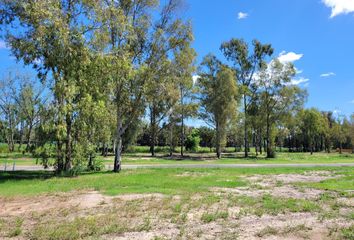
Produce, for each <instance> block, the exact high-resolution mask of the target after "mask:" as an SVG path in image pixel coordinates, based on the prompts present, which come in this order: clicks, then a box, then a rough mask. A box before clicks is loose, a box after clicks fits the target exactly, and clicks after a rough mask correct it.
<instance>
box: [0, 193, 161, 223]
mask: <svg viewBox="0 0 354 240" xmlns="http://www.w3.org/2000/svg"><path fill="white" fill-rule="evenodd" d="M163 197H164V195H162V194H125V195H120V196H117V197H111V196H106V195H103V194H101V193H100V192H97V191H89V192H70V193H60V194H55V195H43V196H37V197H15V198H11V199H1V198H0V217H1V216H21V215H24V214H30V213H33V212H39V213H41V212H47V211H51V210H53V209H66V208H68V209H70V208H73V207H76V208H78V209H90V208H96V207H100V206H102V205H107V204H108V205H112V201H132V200H138V199H146V198H163Z"/></svg>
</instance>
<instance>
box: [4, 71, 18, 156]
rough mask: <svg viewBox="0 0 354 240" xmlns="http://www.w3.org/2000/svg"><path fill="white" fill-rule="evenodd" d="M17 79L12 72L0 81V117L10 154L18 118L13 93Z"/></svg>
mask: <svg viewBox="0 0 354 240" xmlns="http://www.w3.org/2000/svg"><path fill="white" fill-rule="evenodd" d="M17 77H18V76H17V75H16V74H14V73H13V72H9V73H8V74H7V75H5V76H4V77H3V78H2V79H0V117H1V120H2V121H3V128H4V131H5V136H6V140H7V144H8V148H9V151H10V152H13V151H14V150H15V139H14V136H15V133H16V128H17V125H18V123H19V116H20V114H19V106H18V104H17V103H16V96H15V93H14V89H15V88H16V87H15V85H16V80H17Z"/></svg>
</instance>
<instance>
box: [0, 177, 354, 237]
mask: <svg viewBox="0 0 354 240" xmlns="http://www.w3.org/2000/svg"><path fill="white" fill-rule="evenodd" d="M186 174H189V173H186ZM183 176H184V175H183ZM334 177H335V176H333V175H332V174H331V173H330V172H308V173H305V174H304V175H300V174H287V175H286V174H280V175H270V176H262V175H254V176H245V177H244V179H245V180H247V181H249V182H250V183H251V184H250V186H248V187H242V188H241V187H240V188H212V189H210V192H209V193H206V194H204V193H203V194H194V195H191V196H189V198H185V197H183V196H166V195H162V194H127V195H120V196H115V197H111V196H105V195H103V194H101V193H99V192H96V191H88V192H70V193H60V194H55V195H42V196H37V197H26V198H24V197H15V198H6V199H5V198H0V239H29V238H33V236H32V235H31V232H33V231H34V229H36V227H37V226H38V225H41V224H42V225H43V224H54V225H53V226H54V227H55V226H56V225H55V224H58V223H60V222H65V221H67V222H68V221H69V222H70V221H72V220H74V219H75V218H77V217H84V218H85V217H89V216H90V217H92V216H96V217H97V216H98V217H99V216H103V217H105V216H109V217H112V216H113V217H112V218H111V219H112V220H116V221H118V220H119V221H118V222H121V221H123V222H125V223H126V224H127V230H126V231H123V232H122V231H121V232H119V233H114V231H113V233H107V234H103V235H101V236H100V238H99V239H137V240H148V239H279V240H280V239H336V237H337V236H338V234H339V233H338V231H339V230H340V229H342V228H347V227H350V226H352V225H353V224H354V221H353V219H350V218H349V219H348V218H346V217H345V216H346V215H348V214H350V213H353V212H354V199H353V198H346V197H342V196H336V199H335V200H334V201H337V204H338V206H337V207H336V209H335V210H333V206H330V205H326V203H321V204H322V205H321V207H322V209H323V211H320V212H318V211H317V212H316V211H315V212H284V213H281V214H277V215H268V214H263V215H261V216H256V215H253V214H252V213H244V206H239V205H237V204H232V203H231V202H230V201H229V200H228V197H230V195H231V196H232V197H235V198H237V197H239V196H248V197H252V198H257V197H261V196H263V195H264V194H270V195H271V196H273V197H280V198H294V199H307V200H310V201H313V202H317V203H319V197H320V196H321V194H323V193H324V192H325V191H321V190H315V189H299V188H297V187H296V186H294V185H293V184H294V183H296V182H318V181H322V180H325V179H328V178H334ZM327 192H328V191H327ZM328 193H330V194H332V195H335V193H333V192H328ZM207 196H217V197H219V198H218V200H217V201H213V202H210V203H209V202H207V201H204V199H205V198H206V197H207ZM176 206H180V207H179V208H177V207H176ZM325 211H328V213H330V212H335V213H336V214H335V215H334V216H332V217H322V215H323V214H324V213H325ZM217 212H225V213H227V215H226V216H224V217H220V218H216V219H213V220H211V221H206V220H203V216H204V215H205V214H206V213H217ZM112 214H113V215H112ZM18 218H21V219H23V223H22V226H21V227H22V232H21V234H19V235H18V236H12V238H10V237H9V233H8V232H6V229H4V227H1V222H3V225H4V223H6V222H10V223H11V221H14V219H18ZM117 219H118V220H117ZM146 219H148V221H147V223H145V221H146ZM105 224H108V225H109V224H110V223H109V222H108V223H105ZM8 226H9V225H8ZM140 226H143V227H140ZM48 227H49V228H50V225H49V226H48ZM31 236H32V237H31ZM43 239H46V238H43ZM88 239H97V238H95V237H93V238H88Z"/></svg>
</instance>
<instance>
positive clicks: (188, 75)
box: [170, 42, 198, 157]
mask: <svg viewBox="0 0 354 240" xmlns="http://www.w3.org/2000/svg"><path fill="white" fill-rule="evenodd" d="M195 57H196V53H195V51H194V49H193V48H191V46H190V42H188V43H187V44H185V45H184V47H183V48H182V49H180V51H177V52H175V59H174V69H175V76H176V82H177V89H178V90H179V101H178V103H177V104H176V105H175V107H174V108H173V110H172V111H174V112H175V116H171V119H170V120H174V121H179V122H180V124H181V128H180V130H181V132H180V146H181V149H180V153H181V156H182V157H183V148H184V145H185V144H184V142H185V138H186V136H185V120H186V119H187V118H189V117H192V116H195V115H196V112H197V108H198V104H196V103H195V102H194V97H195V96H194V93H195V83H194V81H193V77H192V73H193V72H194V70H195V67H194V60H195ZM174 121H172V122H171V121H170V123H171V124H172V125H171V126H173V123H174ZM171 131H172V130H171Z"/></svg>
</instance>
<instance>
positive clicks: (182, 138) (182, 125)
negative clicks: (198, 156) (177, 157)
mask: <svg viewBox="0 0 354 240" xmlns="http://www.w3.org/2000/svg"><path fill="white" fill-rule="evenodd" d="M181 128H182V129H181V156H182V157H183V148H184V115H183V113H182V116H181Z"/></svg>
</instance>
